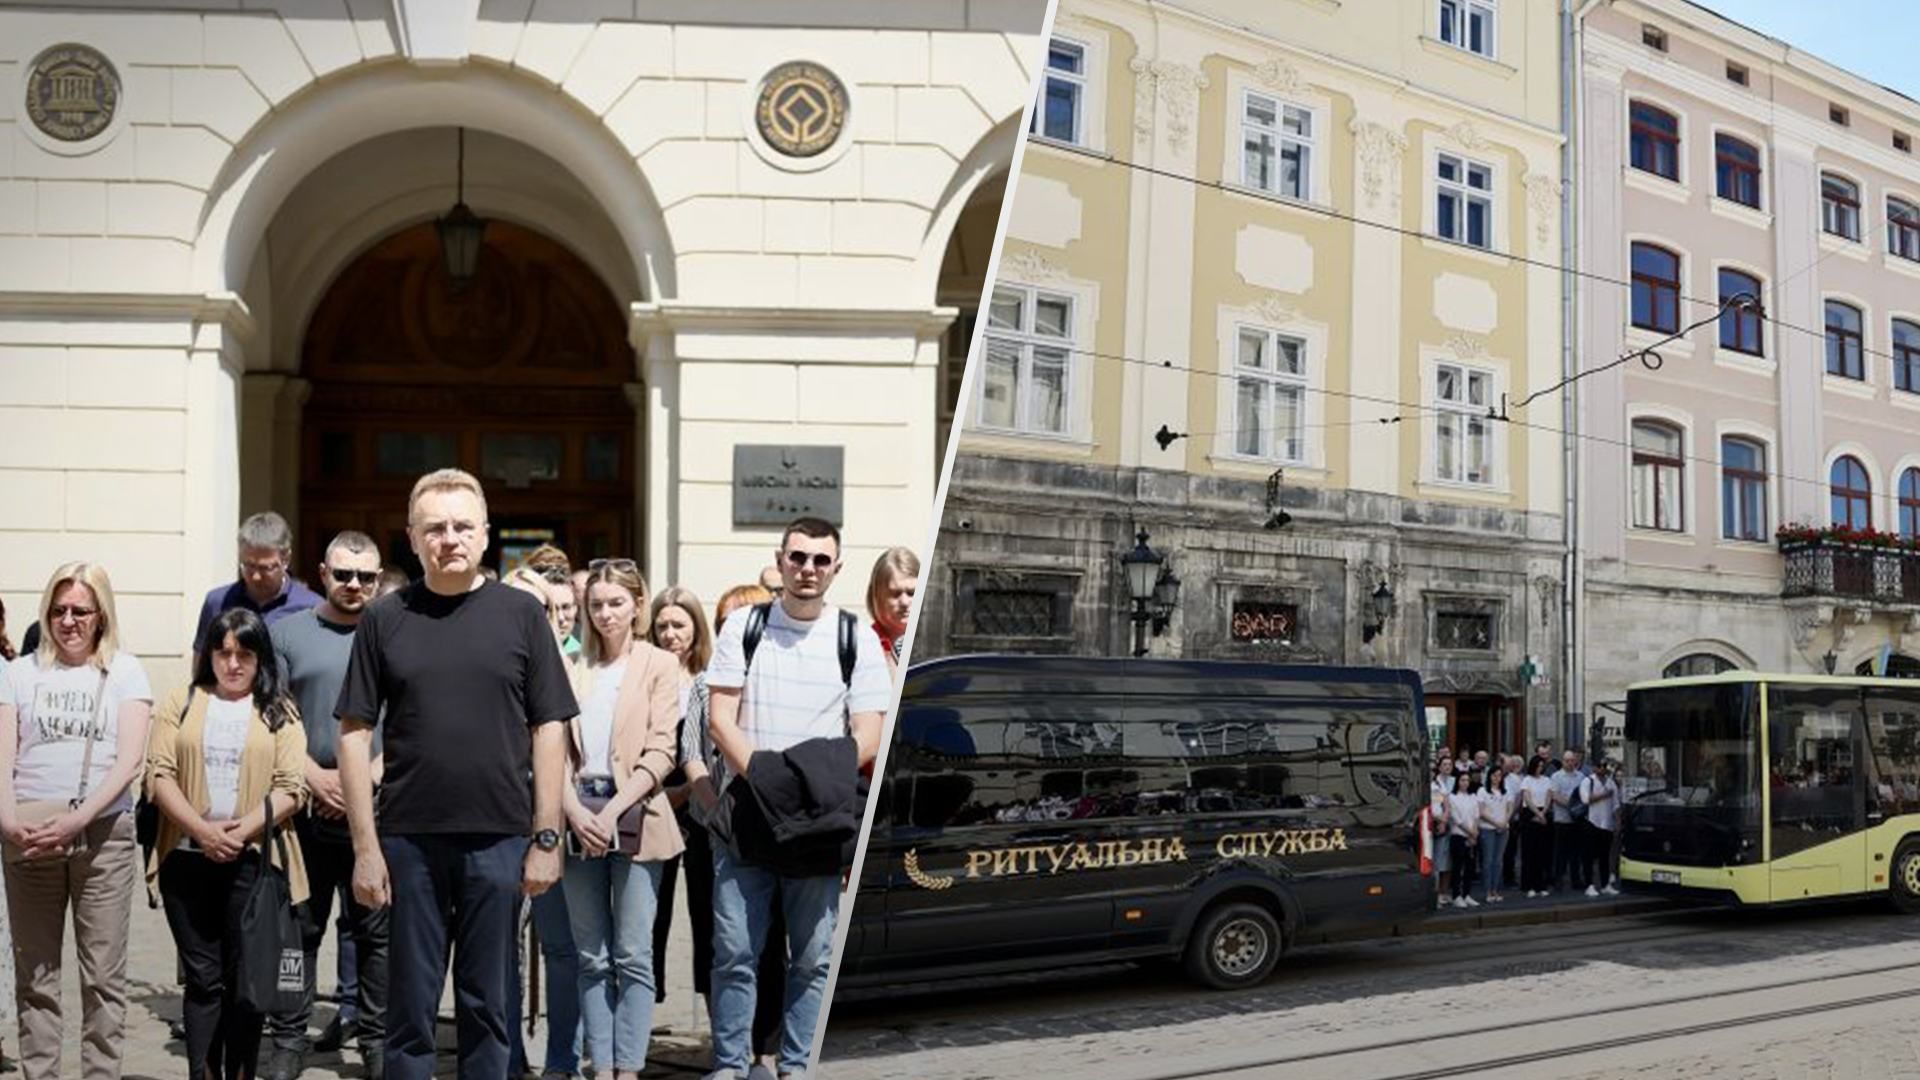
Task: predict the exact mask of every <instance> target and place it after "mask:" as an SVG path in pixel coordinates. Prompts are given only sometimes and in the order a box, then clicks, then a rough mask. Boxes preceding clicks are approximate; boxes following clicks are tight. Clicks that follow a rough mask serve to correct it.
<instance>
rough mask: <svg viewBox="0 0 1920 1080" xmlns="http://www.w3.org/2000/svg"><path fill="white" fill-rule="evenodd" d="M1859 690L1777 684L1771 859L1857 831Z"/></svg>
mask: <svg viewBox="0 0 1920 1080" xmlns="http://www.w3.org/2000/svg"><path fill="white" fill-rule="evenodd" d="M1859 712H1860V691H1858V690H1854V689H1848V688H1844V687H1827V686H1773V687H1771V688H1770V689H1769V691H1768V695H1767V745H1768V754H1767V757H1768V761H1767V783H1768V786H1769V788H1770V790H1771V793H1772V799H1773V858H1776V859H1778V858H1781V857H1782V856H1786V855H1792V854H1793V853H1795V852H1797V851H1804V850H1806V849H1807V848H1810V847H1813V846H1814V845H1816V844H1822V843H1825V842H1827V841H1829V840H1833V839H1836V838H1838V837H1840V836H1844V835H1846V834H1847V833H1850V832H1853V831H1855V830H1857V829H1859V828H1860V825H1861V823H1860V821H1859V815H1858V810H1857V807H1856V800H1855V796H1854V769H1855V762H1854V754H1853V750H1854V745H1853V728H1854V720H1855V718H1856V717H1857V716H1858V714H1859Z"/></svg>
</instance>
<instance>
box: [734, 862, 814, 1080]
mask: <svg viewBox="0 0 1920 1080" xmlns="http://www.w3.org/2000/svg"><path fill="white" fill-rule="evenodd" d="M776 893H777V894H778V895H779V897H780V906H781V908H782V909H783V910H784V911H785V912H786V918H787V951H788V959H787V997H786V1010H785V1015H784V1017H783V1020H782V1023H781V1032H780V1071H781V1072H783V1073H784V1072H793V1071H796V1070H799V1069H804V1068H806V1065H807V1055H808V1054H809V1053H811V1052H812V1050H813V1029H814V1027H815V1025H817V1024H818V1023H819V1020H820V1002H821V998H822V997H823V996H824V995H825V992H826V987H827V969H828V967H829V966H830V965H831V964H832V962H833V923H834V917H835V915H836V913H837V912H838V910H839V907H840V876H839V875H838V874H829V875H827V876H825V877H808V878H790V877H781V876H780V875H778V874H776V873H774V872H773V871H771V870H763V869H761V868H760V867H757V866H749V865H747V864H745V863H742V862H740V861H739V860H738V859H736V858H734V857H733V856H732V855H730V854H728V852H727V850H726V846H725V845H723V844H715V845H714V846H713V1067H714V1068H715V1069H733V1070H734V1071H736V1072H740V1073H745V1072H746V1071H747V1066H748V1065H749V1064H750V1062H749V1058H750V1057H751V1053H750V1050H749V1045H748V1044H749V1042H750V1040H751V1038H752V1033H753V1003H754V979H755V975H756V969H757V968H758V967H759V963H760V950H761V948H762V947H764V946H765V945H766V941H767V922H768V920H769V918H770V917H771V914H770V913H771V910H772V907H773V901H774V896H775V894H776Z"/></svg>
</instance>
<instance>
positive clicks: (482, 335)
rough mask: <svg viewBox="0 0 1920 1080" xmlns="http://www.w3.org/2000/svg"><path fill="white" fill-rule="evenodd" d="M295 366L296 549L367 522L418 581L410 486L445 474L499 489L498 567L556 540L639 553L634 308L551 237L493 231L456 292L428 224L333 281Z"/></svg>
mask: <svg viewBox="0 0 1920 1080" xmlns="http://www.w3.org/2000/svg"><path fill="white" fill-rule="evenodd" d="M300 365H301V367H300V370H301V375H302V376H303V377H304V379H305V380H306V384H307V386H308V397H307V401H306V405H305V409H304V413H303V417H302V422H301V425H300V443H301V445H300V453H299V459H300V463H301V464H300V485H299V491H300V496H299V502H300V514H299V523H300V524H299V528H300V533H301V535H300V538H299V539H300V544H299V548H300V550H301V551H303V552H309V553H317V552H319V551H320V550H322V548H323V547H324V545H325V543H326V541H327V539H328V538H329V537H331V536H332V535H333V534H334V533H336V532H338V531H339V530H341V529H359V530H361V531H363V532H366V533H369V534H370V535H372V536H373V537H374V538H375V539H376V540H377V541H378V542H379V543H380V545H381V547H382V548H383V550H385V552H386V553H387V556H388V560H389V562H390V563H392V564H394V565H401V566H405V567H406V568H407V569H408V570H409V571H417V569H418V567H417V566H416V565H415V564H414V563H413V560H412V556H411V553H410V552H409V551H408V549H407V544H406V540H405V526H406V520H405V518H406V515H405V506H406V495H407V491H408V490H409V489H410V487H411V485H412V483H413V481H414V479H416V478H417V477H418V476H420V475H421V474H422V473H424V472H427V471H429V470H431V469H435V468H440V467H443V466H449V465H456V466H459V467H461V468H465V469H467V470H468V471H470V472H472V473H473V474H475V475H476V476H479V477H480V479H481V481H482V482H483V483H484V484H485V485H486V486H487V491H488V501H489V511H490V518H491V522H492V526H493V536H492V544H491V547H490V551H489V556H488V558H489V561H490V562H491V563H493V564H494V565H496V566H499V565H502V564H504V565H507V566H510V565H512V563H513V562H514V561H515V555H516V553H517V552H520V551H524V550H526V549H527V548H530V547H532V546H534V545H536V544H538V543H539V542H541V541H545V540H550V541H552V542H554V543H557V544H559V545H560V546H561V547H563V548H565V549H566V550H567V552H568V553H569V554H570V555H572V556H573V557H574V558H575V559H576V560H585V559H588V558H595V557H600V556H607V555H624V554H630V553H632V552H633V551H634V548H635V538H636V535H637V524H638V523H637V522H635V521H634V511H633V505H634V499H633V493H634V490H635V488H636V486H637V484H638V482H639V477H638V469H637V464H638V463H637V458H636V455H635V451H634V447H635V445H636V436H635V431H634V427H635V421H634V408H633V405H632V403H631V401H630V398H631V397H632V395H633V391H634V384H633V383H632V382H631V380H632V376H633V371H634V360H633V351H632V348H631V347H630V346H629V345H628V343H627V336H626V321H625V316H624V313H623V312H622V311H621V308H620V306H619V304H618V303H617V302H616V301H615V298H614V294H613V293H612V292H611V291H610V290H609V289H608V287H607V286H606V284H605V283H603V282H602V281H601V280H600V279H599V278H598V277H597V276H596V275H595V274H594V272H593V271H592V270H591V269H590V268H589V267H588V266H587V265H586V264H585V263H584V262H583V261H582V260H581V259H580V258H579V257H578V256H577V255H575V254H574V253H573V252H571V251H569V250H568V249H567V248H566V247H564V246H562V245H561V244H559V243H557V242H555V241H554V240H552V239H550V238H548V237H547V236H545V235H543V234H541V233H539V232H537V231H535V230H533V229H529V228H526V227H523V226H519V225H515V224H512V223H509V222H499V221H496V222H493V223H491V224H490V225H489V226H488V229H487V234H486V243H485V246H484V247H483V249H482V251H481V257H480V262H479V267H478V270H477V272H476V274H475V276H474V278H473V280H472V281H471V282H470V283H468V284H467V285H465V286H464V287H456V286H455V285H454V284H453V283H452V282H451V281H450V280H449V279H448V278H447V275H446V273H445V268H444V264H443V262H442V260H441V256H440V249H439V242H438V237H437V235H436V233H435V231H434V227H433V225H432V224H431V223H425V224H420V225H415V226H411V227H408V228H405V229H402V230H400V231H399V232H396V233H393V234H391V235H389V236H388V237H386V238H385V239H383V240H381V241H379V242H378V243H376V244H374V245H373V246H372V247H371V248H369V249H368V250H367V251H365V252H364V253H362V254H361V255H360V256H359V257H358V258H356V259H355V260H354V261H353V262H352V263H351V264H349V265H348V266H347V267H346V269H345V270H343V271H342V272H341V273H340V274H339V275H338V277H336V278H335V280H334V282H333V283H332V285H331V286H330V287H329V288H328V290H327V291H326V293H325V295H324V296H323V298H322V299H321V300H320V302H319V304H318V305H317V307H316V308H315V309H314V314H313V318H312V320H311V321H310V322H309V323H308V326H307V328H306V332H305V335H304V337H303V339H302V344H301V347H300Z"/></svg>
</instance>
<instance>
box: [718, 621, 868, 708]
mask: <svg viewBox="0 0 1920 1080" xmlns="http://www.w3.org/2000/svg"><path fill="white" fill-rule="evenodd" d="M772 614H773V603H772V602H771V601H769V602H767V603H764V604H755V605H753V609H752V610H751V611H749V612H747V629H746V632H745V633H744V634H742V635H741V637H740V647H741V649H742V650H743V651H744V653H745V657H746V661H745V664H744V665H743V666H744V667H746V668H747V669H748V670H752V668H753V651H754V650H755V649H757V648H759V647H760V638H761V637H762V636H764V635H765V634H766V632H767V617H768V616H770V615H772ZM859 634H860V620H859V619H856V618H854V615H853V612H851V611H847V610H844V609H841V610H840V681H841V682H843V683H846V684H847V686H848V687H852V686H853V665H854V662H855V661H857V660H858V659H860V639H859Z"/></svg>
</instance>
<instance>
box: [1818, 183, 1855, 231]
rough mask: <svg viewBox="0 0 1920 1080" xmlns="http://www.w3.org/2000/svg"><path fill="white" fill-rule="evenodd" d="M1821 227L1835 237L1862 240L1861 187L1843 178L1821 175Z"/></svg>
mask: <svg viewBox="0 0 1920 1080" xmlns="http://www.w3.org/2000/svg"><path fill="white" fill-rule="evenodd" d="M1820 227H1821V228H1822V229H1825V230H1826V231H1827V232H1830V233H1832V234H1833V235H1835V236H1844V237H1846V238H1847V239H1849V240H1858V239H1860V185H1858V184H1856V183H1854V182H1853V181H1851V180H1848V179H1847V178H1845V177H1843V176H1835V175H1834V174H1832V173H1821V174H1820Z"/></svg>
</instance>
